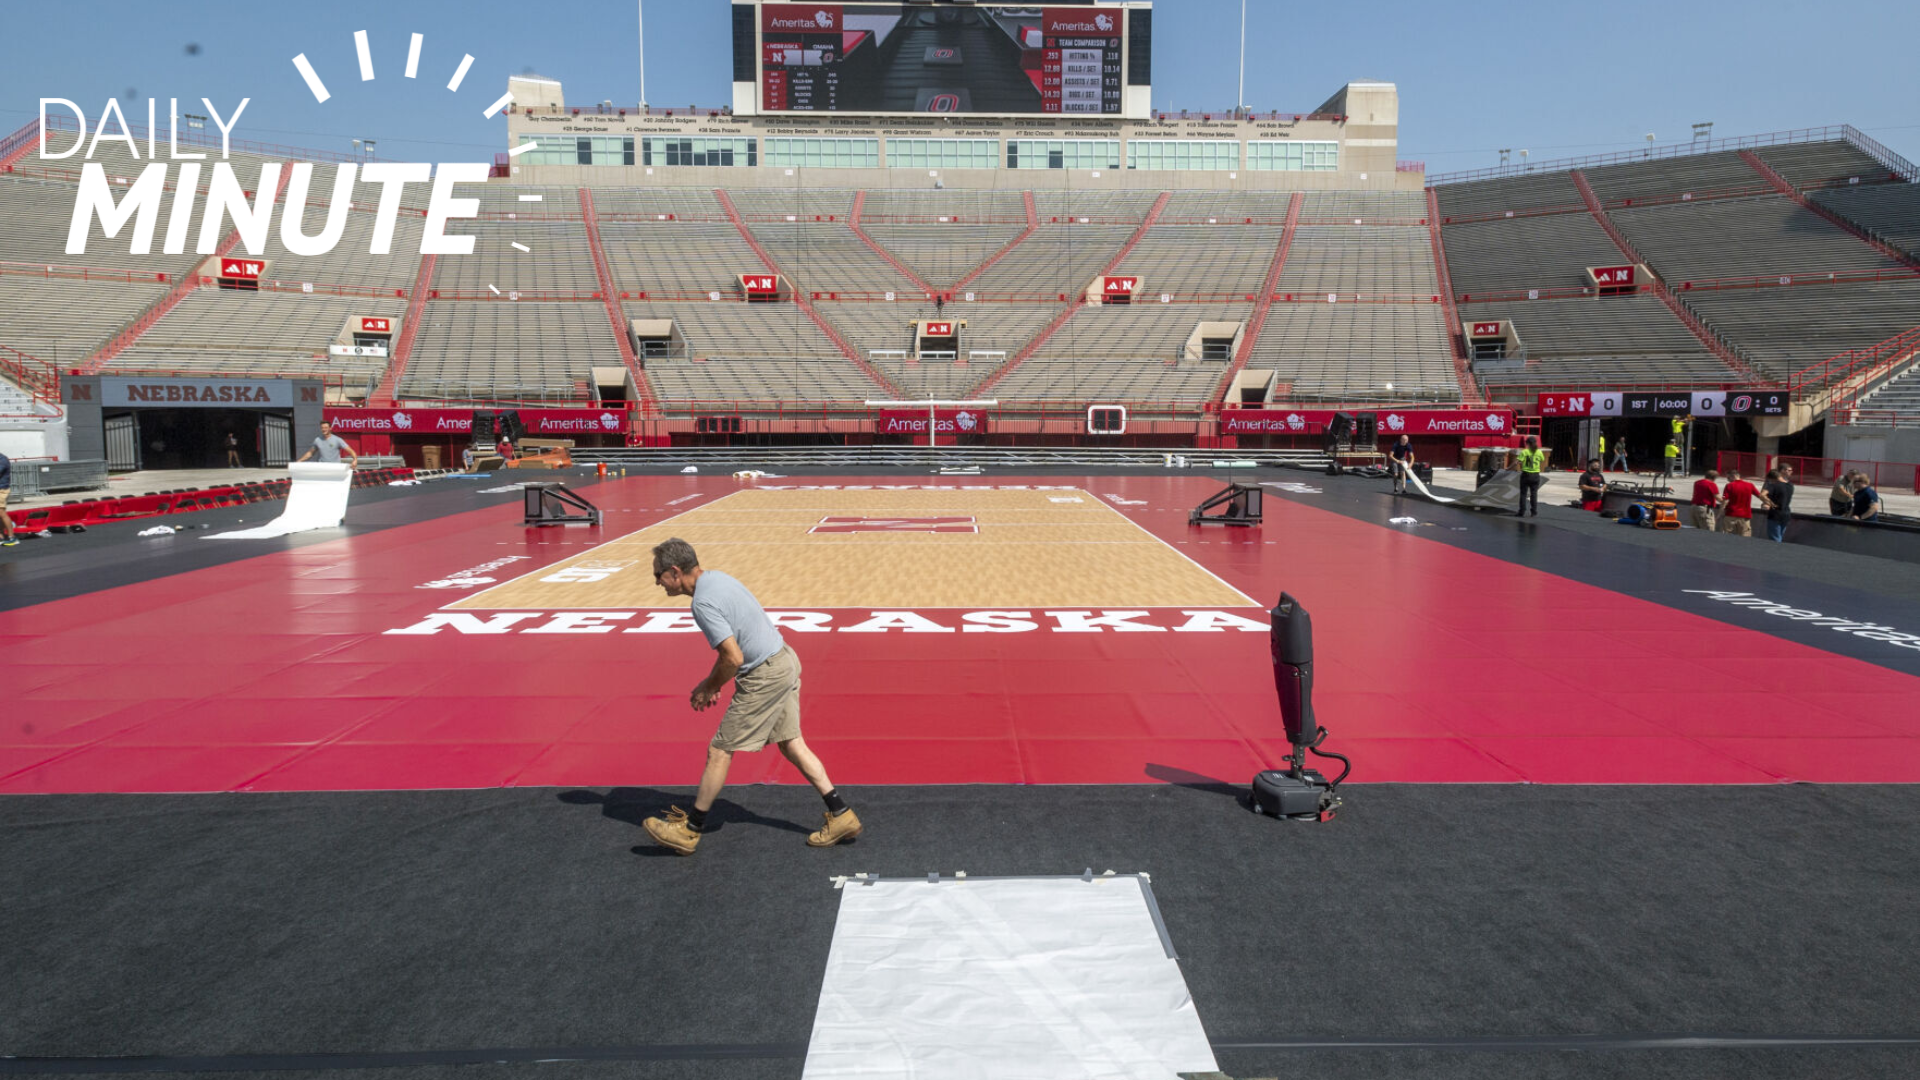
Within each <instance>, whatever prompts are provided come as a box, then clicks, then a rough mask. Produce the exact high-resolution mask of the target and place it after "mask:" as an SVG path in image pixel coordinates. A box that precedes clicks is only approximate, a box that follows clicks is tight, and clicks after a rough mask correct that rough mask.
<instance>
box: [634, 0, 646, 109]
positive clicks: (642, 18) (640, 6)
mask: <svg viewBox="0 0 1920 1080" xmlns="http://www.w3.org/2000/svg"><path fill="white" fill-rule="evenodd" d="M646 23H647V2H646V0H633V29H634V33H636V34H638V35H639V36H640V115H641V116H645V115H647V25H646Z"/></svg>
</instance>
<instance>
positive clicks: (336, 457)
mask: <svg viewBox="0 0 1920 1080" xmlns="http://www.w3.org/2000/svg"><path fill="white" fill-rule="evenodd" d="M316 454H318V455H319V457H320V460H321V461H322V462H323V463H325V464H328V465H338V464H339V463H340V455H341V454H345V455H347V456H348V457H349V458H351V459H353V467H354V468H356V469H357V468H359V467H360V455H359V454H357V453H355V452H354V449H353V447H351V446H348V445H347V440H345V439H343V438H341V437H340V436H338V435H335V434H334V433H333V425H332V424H328V423H324V422H323V423H322V424H321V425H320V437H319V438H317V439H315V440H313V445H312V446H309V447H307V452H306V453H304V454H301V455H300V460H301V461H306V460H307V459H308V458H311V457H313V456H314V455H316Z"/></svg>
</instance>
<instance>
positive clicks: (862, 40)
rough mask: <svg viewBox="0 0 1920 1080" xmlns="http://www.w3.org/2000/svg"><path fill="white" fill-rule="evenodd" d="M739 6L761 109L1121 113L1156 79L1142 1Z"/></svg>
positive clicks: (747, 64) (741, 48) (739, 63)
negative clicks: (1130, 93)
mask: <svg viewBox="0 0 1920 1080" xmlns="http://www.w3.org/2000/svg"><path fill="white" fill-rule="evenodd" d="M742 7H746V5H739V6H737V7H736V9H735V10H736V12H737V13H738V14H736V17H735V19H734V39H735V40H734V57H735V63H734V68H735V74H734V77H735V80H736V81H739V80H740V79H741V78H742V76H743V75H745V74H747V71H749V70H750V71H751V74H752V78H753V80H754V90H755V93H754V98H755V105H756V107H757V111H759V112H763V113H812V112H857V113H882V114H884V113H976V114H993V115H1002V116H1019V115H1043V116H1071V115H1087V116H1120V115H1123V114H1125V113H1126V111H1127V109H1126V104H1127V93H1126V91H1127V88H1128V87H1130V86H1133V87H1140V88H1143V89H1144V88H1145V87H1146V86H1147V83H1148V79H1149V73H1150V67H1149V64H1150V57H1149V53H1150V51H1151V23H1150V21H1149V20H1150V19H1151V16H1152V12H1151V10H1150V9H1149V8H1148V7H1147V6H1146V5H1144V4H1139V5H1133V6H1126V7H1123V6H1119V5H1106V4H1100V5H1094V4H1080V5H1049V6H1037V5H1011V4H926V3H918V4H797V3H760V4H755V5H752V7H751V11H752V15H751V17H746V18H743V17H741V16H742V15H745V14H746V13H745V12H742V11H741V10H740V9H741V8H742ZM748 58H751V59H750V60H749V59H748Z"/></svg>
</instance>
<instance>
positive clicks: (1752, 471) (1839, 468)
mask: <svg viewBox="0 0 1920 1080" xmlns="http://www.w3.org/2000/svg"><path fill="white" fill-rule="evenodd" d="M1781 465H1791V466H1793V475H1794V483H1795V485H1796V486H1800V487H1805V486H1808V485H1813V484H1831V483H1833V482H1834V481H1835V480H1837V479H1839V478H1840V476H1841V474H1843V473H1848V472H1863V473H1866V474H1867V480H1868V481H1869V482H1871V483H1872V484H1873V486H1874V487H1877V488H1879V487H1884V488H1887V489H1890V490H1901V491H1911V492H1914V493H1915V494H1920V465H1916V464H1913V463H1911V462H1905V461H1861V460H1858V459H1855V458H1829V457H1796V456H1794V455H1792V454H1750V453H1734V452H1731V451H1722V452H1721V453H1719V454H1718V455H1716V456H1715V459H1714V467H1715V468H1717V469H1719V470H1720V471H1721V472H1726V471H1727V470H1728V469H1730V468H1733V469H1739V470H1740V472H1741V474H1742V475H1744V476H1765V475H1766V472H1767V470H1768V469H1772V468H1776V467H1778V466H1781ZM1821 494H1822V498H1824V497H1825V493H1821ZM1816 501H1817V500H1816ZM1819 505H1820V506H1822V507H1824V506H1825V504H1824V503H1820V504H1819ZM1808 509H1809V511H1810V512H1813V513H1821V512H1823V511H1822V510H1819V509H1814V504H1813V503H1809V504H1808Z"/></svg>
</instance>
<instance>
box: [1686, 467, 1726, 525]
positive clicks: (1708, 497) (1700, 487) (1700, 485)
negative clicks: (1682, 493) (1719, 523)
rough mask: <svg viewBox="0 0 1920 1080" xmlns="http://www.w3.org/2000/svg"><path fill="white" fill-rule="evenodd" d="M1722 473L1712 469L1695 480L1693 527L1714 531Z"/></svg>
mask: <svg viewBox="0 0 1920 1080" xmlns="http://www.w3.org/2000/svg"><path fill="white" fill-rule="evenodd" d="M1718 479H1720V474H1719V473H1717V472H1715V471H1713V470H1712V469H1708V470H1707V475H1705V476H1703V477H1701V478H1700V479H1698V480H1695V481H1694V482H1693V527H1694V528H1696V529H1705V530H1706V531H1708V532H1712V531H1713V512H1714V510H1715V509H1716V508H1717V507H1718V506H1719V505H1720V485H1719V484H1716V483H1714V481H1716V480H1718Z"/></svg>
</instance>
